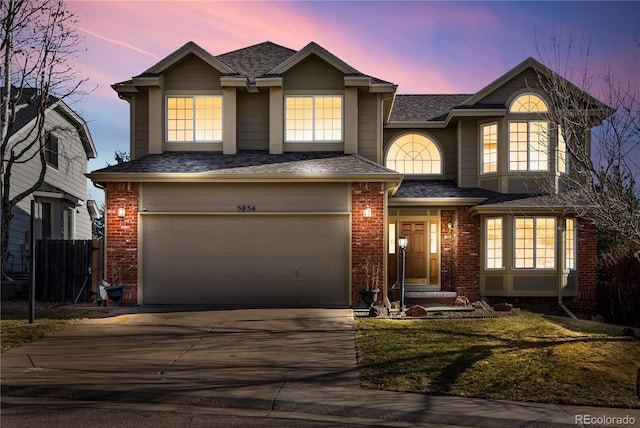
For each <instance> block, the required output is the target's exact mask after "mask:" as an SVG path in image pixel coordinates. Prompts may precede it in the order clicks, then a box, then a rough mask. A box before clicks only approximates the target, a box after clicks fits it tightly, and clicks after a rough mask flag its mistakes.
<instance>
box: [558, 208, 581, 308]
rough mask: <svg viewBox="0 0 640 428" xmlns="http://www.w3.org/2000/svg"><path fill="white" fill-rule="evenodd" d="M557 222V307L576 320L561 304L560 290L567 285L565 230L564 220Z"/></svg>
mask: <svg viewBox="0 0 640 428" xmlns="http://www.w3.org/2000/svg"><path fill="white" fill-rule="evenodd" d="M558 220H560V221H561V224H559V225H558V251H557V254H558V306H560V307H561V308H562V310H563V311H565V312H566V314H567V315H569V317H570V318H571V319H574V320H577V319H578V317H576V316H575V315H574V314H573V312H571V311H570V310H569V308H567V307H566V306H565V304H564V303H562V289H563V288H564V287H565V285H567V275H566V273H565V271H566V245H565V240H566V239H567V230H566V229H565V224H564V218H559V219H558Z"/></svg>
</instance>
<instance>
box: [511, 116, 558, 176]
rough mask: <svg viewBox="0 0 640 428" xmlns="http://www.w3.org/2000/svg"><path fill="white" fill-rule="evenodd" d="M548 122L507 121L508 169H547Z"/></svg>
mask: <svg viewBox="0 0 640 428" xmlns="http://www.w3.org/2000/svg"><path fill="white" fill-rule="evenodd" d="M548 129H549V124H548V122H546V121H542V120H529V121H510V122H509V171H548V170H549V148H548V147H549V145H548V141H547V136H548Z"/></svg>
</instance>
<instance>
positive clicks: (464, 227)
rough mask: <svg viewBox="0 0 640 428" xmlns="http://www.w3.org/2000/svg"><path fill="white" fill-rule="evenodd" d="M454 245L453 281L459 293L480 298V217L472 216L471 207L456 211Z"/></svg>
mask: <svg viewBox="0 0 640 428" xmlns="http://www.w3.org/2000/svg"><path fill="white" fill-rule="evenodd" d="M452 233H453V235H454V240H453V242H454V246H453V257H454V263H453V281H454V288H455V290H456V291H457V292H458V294H459V295H461V296H465V297H467V298H468V299H469V300H471V301H474V300H479V299H480V217H479V216H472V215H471V214H470V213H469V207H460V208H458V210H457V211H456V215H455V222H454V229H453V231H452Z"/></svg>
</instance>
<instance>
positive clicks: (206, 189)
mask: <svg viewBox="0 0 640 428" xmlns="http://www.w3.org/2000/svg"><path fill="white" fill-rule="evenodd" d="M348 195H349V191H348V186H347V184H345V183H304V184H302V183H283V184H277V183H258V184H238V183H219V184H210V183H173V184H169V183H163V184H160V183H157V184H156V183H144V184H143V185H142V201H141V202H142V206H143V209H145V210H146V211H147V212H184V211H189V212H191V211H194V212H237V207H238V205H249V206H255V207H256V210H255V212H257V213H260V212H289V211H296V212H347V211H348V210H349V208H348Z"/></svg>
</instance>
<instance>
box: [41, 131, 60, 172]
mask: <svg viewBox="0 0 640 428" xmlns="http://www.w3.org/2000/svg"><path fill="white" fill-rule="evenodd" d="M44 161H45V162H46V163H47V165H49V166H52V167H54V168H56V169H57V168H58V138H57V137H55V136H54V135H51V134H49V136H48V137H47V141H45V143H44Z"/></svg>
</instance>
